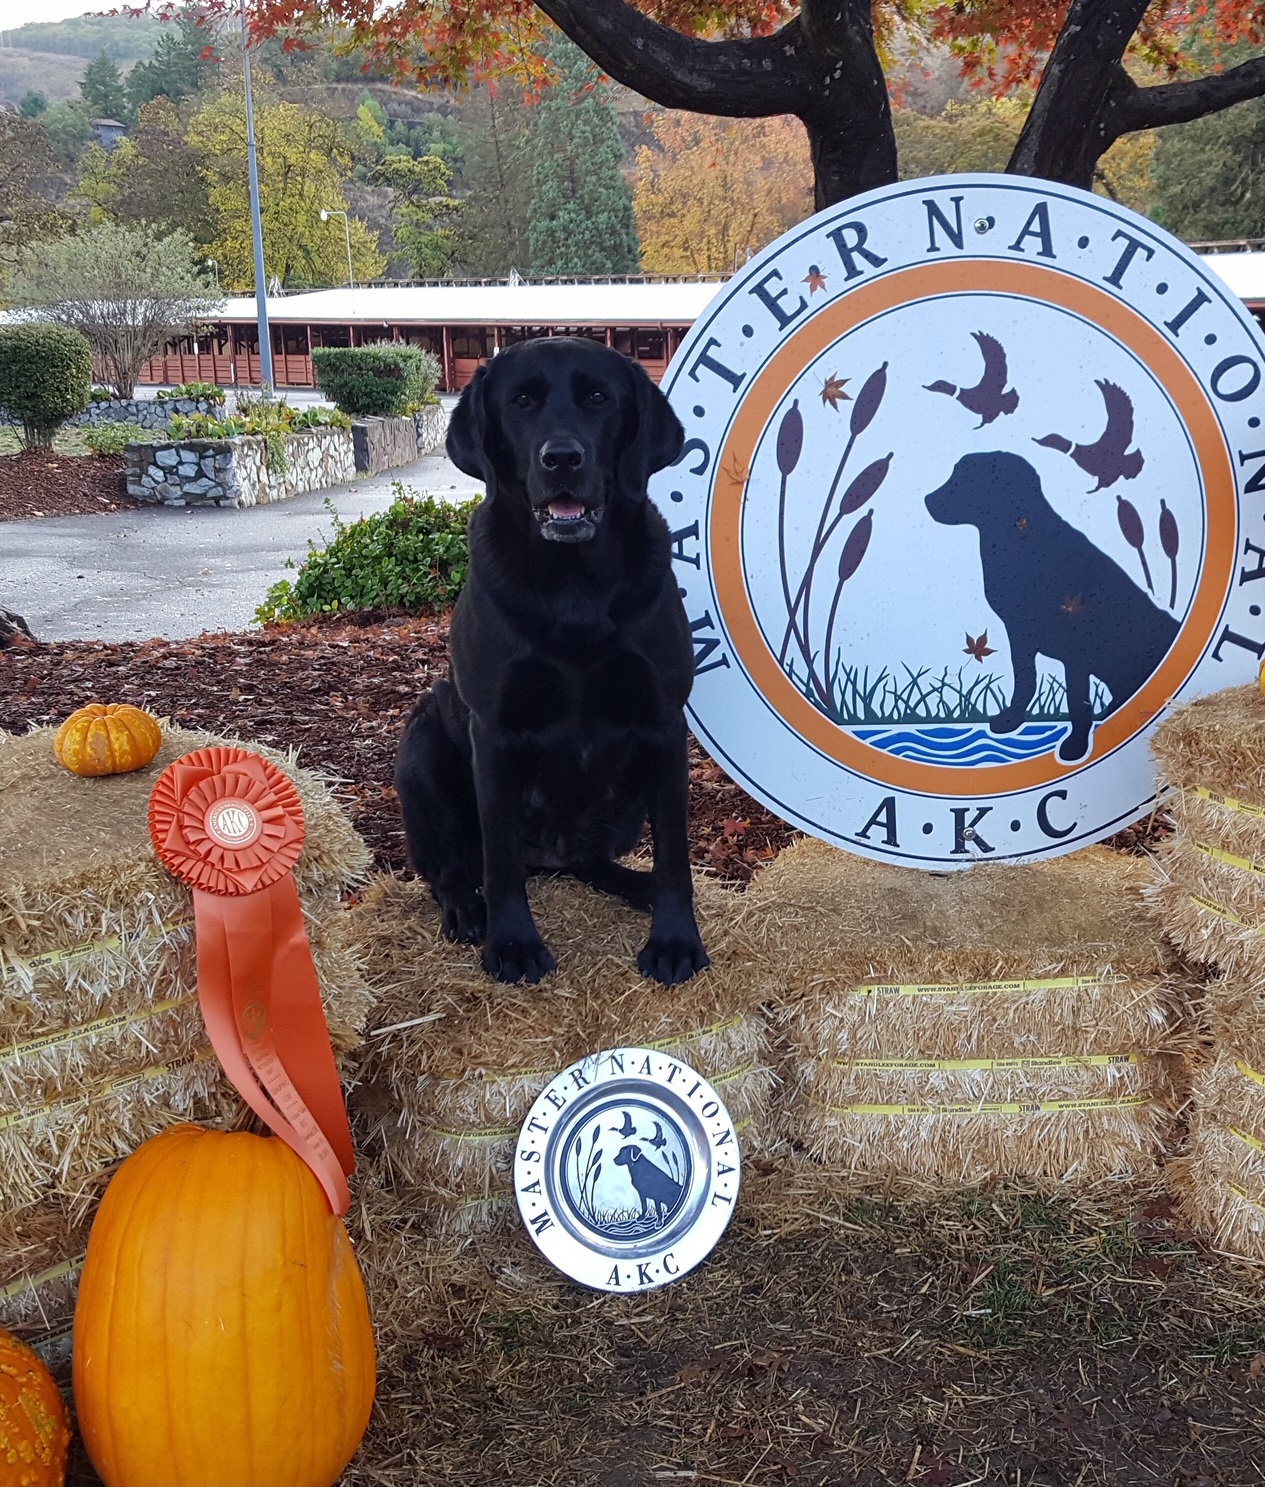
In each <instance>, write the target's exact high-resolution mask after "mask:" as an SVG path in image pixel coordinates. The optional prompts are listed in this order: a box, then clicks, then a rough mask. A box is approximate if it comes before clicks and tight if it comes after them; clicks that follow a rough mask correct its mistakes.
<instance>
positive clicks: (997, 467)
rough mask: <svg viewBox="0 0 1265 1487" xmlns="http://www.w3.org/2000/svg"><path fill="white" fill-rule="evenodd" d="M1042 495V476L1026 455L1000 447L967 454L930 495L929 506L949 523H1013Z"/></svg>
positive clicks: (951, 525)
mask: <svg viewBox="0 0 1265 1487" xmlns="http://www.w3.org/2000/svg"><path fill="white" fill-rule="evenodd" d="M1041 499H1042V497H1041V480H1040V477H1039V476H1038V475H1037V472H1036V471H1035V470H1034V469H1033V468H1032V466H1031V465H1030V464H1029V463H1028V461H1027V460H1026V459H1023V458H1022V457H1021V456H1020V455H1017V454H1006V453H1004V452H1002V451H1001V450H997V451H995V452H994V453H992V454H964V455H963V456H962V458H961V459H960V460H959V461H958V462H957V464H956V465H954V467H953V474H952V475H950V476H949V478H948V480H946V481H945V483H944V484H943V485H942V486H941V487H940V488H939V489H938V490H933V491H932V492H931V494H930V495H929V496H928V497H927V498H926V500H927V510H928V511H929V512H930V513H931V515H932V516H933V517H935V519H936V521H938V522H943V523H944V524H945V525H946V526H950V527H956V526H962V525H964V524H968V523H969V524H970V525H971V526H976V527H980V528H981V529H986V528H988V527H990V526H992V525H995V524H1000V523H1003V522H1004V523H1008V524H1010V523H1013V522H1014V519H1015V514H1016V513H1020V514H1023V513H1024V512H1026V511H1027V509H1028V508H1029V507H1033V506H1035V504H1036V503H1037V502H1038V501H1040V500H1041Z"/></svg>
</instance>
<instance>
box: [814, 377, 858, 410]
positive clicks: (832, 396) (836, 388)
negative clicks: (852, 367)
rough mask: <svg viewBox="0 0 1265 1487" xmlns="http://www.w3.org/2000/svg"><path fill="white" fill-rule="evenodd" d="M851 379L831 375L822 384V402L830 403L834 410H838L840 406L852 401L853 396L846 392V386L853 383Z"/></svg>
mask: <svg viewBox="0 0 1265 1487" xmlns="http://www.w3.org/2000/svg"><path fill="white" fill-rule="evenodd" d="M851 381H852V378H851V377H836V376H834V375H831V376H829V377H827V378H826V380H825V382H824V383H823V384H822V389H821V400H822V402H823V403H829V404H830V406H831V407H832V408H838V406H839V404H840V403H841V402H842V403H848V402H851V401H852V395H851V394H850V393H846V392H844V390H843V389H844V386H845V385H846V384H847V383H849V382H851Z"/></svg>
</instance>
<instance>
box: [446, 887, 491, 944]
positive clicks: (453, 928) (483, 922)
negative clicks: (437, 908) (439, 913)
mask: <svg viewBox="0 0 1265 1487" xmlns="http://www.w3.org/2000/svg"><path fill="white" fill-rule="evenodd" d="M443 909H444V939H446V940H452V941H453V943H454V944H458V945H481V944H482V943H483V936H484V935H485V934H486V933H487V927H488V906H487V905H486V904H485V903H484V902H483V900H482V899H481V898H480V897H479V895H478V894H477V893H472V894H471V895H470V896H469V897H468V898H456V899H449V901H448V902H447V903H446V904H444V906H443Z"/></svg>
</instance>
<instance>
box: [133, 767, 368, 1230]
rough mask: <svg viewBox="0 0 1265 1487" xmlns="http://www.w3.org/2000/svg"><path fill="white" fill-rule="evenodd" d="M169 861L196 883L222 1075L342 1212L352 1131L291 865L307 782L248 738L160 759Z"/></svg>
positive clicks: (209, 1023)
mask: <svg viewBox="0 0 1265 1487" xmlns="http://www.w3.org/2000/svg"><path fill="white" fill-rule="evenodd" d="M149 825H150V835H151V838H152V840H153V843H154V848H155V850H156V851H157V853H158V856H159V858H160V860H161V861H162V862H163V865H164V866H165V867H167V868H168V870H169V871H171V872H172V873H174V874H175V875H176V877H178V878H180V879H181V880H182V881H184V882H186V883H188V884H189V885H190V886H191V887H192V889H193V909H194V924H195V929H196V934H197V951H198V1001H199V1004H200V1006H201V1009H202V1018H203V1021H204V1022H205V1024H206V1029H207V1034H208V1036H209V1037H210V1039H211V1046H212V1047H213V1048H214V1050H215V1053H216V1057H217V1058H218V1059H219V1061H220V1064H221V1065H222V1067H223V1069H224V1072H225V1074H226V1075H227V1076H228V1078H229V1079H230V1080H231V1081H232V1083H233V1085H234V1086H235V1087H236V1089H237V1091H238V1093H239V1094H240V1095H241V1097H242V1099H243V1100H245V1101H246V1103H247V1105H249V1106H250V1108H251V1109H252V1110H253V1111H254V1112H255V1114H256V1115H257V1116H259V1118H260V1119H261V1120H262V1121H263V1122H264V1123H265V1124H266V1125H267V1126H268V1127H269V1128H270V1129H271V1130H272V1131H274V1132H275V1133H276V1135H278V1136H279V1137H280V1138H281V1139H282V1140H283V1141H284V1142H286V1144H287V1145H288V1146H289V1147H291V1149H292V1150H293V1151H294V1152H295V1153H296V1154H297V1155H298V1156H299V1157H300V1158H301V1159H302V1160H303V1161H304V1162H306V1163H307V1165H308V1166H309V1167H310V1168H311V1170H312V1172H313V1173H314V1174H315V1176H316V1178H317V1180H318V1181H319V1182H320V1184H321V1186H322V1187H323V1188H324V1190H325V1193H326V1196H327V1197H328V1199H329V1202H330V1206H331V1208H332V1209H333V1211H334V1212H335V1213H338V1214H342V1213H345V1212H346V1211H347V1208H348V1206H349V1204H350V1197H349V1194H348V1191H347V1178H348V1176H349V1175H350V1174H351V1172H352V1170H353V1167H354V1157H353V1155H352V1147H351V1133H350V1131H349V1129H348V1125H347V1111H346V1106H345V1105H344V1103H343V1094H342V1089H341V1087H340V1085H339V1082H338V1070H337V1067H336V1065H335V1063H334V1054H333V1050H332V1048H331V1047H330V1041H329V1030H328V1028H327V1027H326V1024H325V1014H324V1011H323V1009H322V1007H321V999H320V990H319V987H318V985H317V981H316V971H315V968H314V967H313V965H312V954H311V950H310V947H309V945H308V941H307V933H306V931H305V929H304V926H303V911H302V908H301V907H300V904H299V895H298V890H297V889H296V887H295V884H294V878H293V875H292V873H291V868H292V867H293V865H294V863H295V861H296V860H297V859H298V855H299V851H300V850H301V848H302V844H303V812H302V806H301V805H300V803H299V798H298V793H297V791H296V790H295V789H294V786H293V785H292V784H291V782H290V781H289V780H288V779H287V778H286V776H285V775H284V774H282V773H281V771H280V770H278V769H276V768H275V766H273V765H271V764H269V763H268V762H267V761H266V760H264V759H261V758H260V757H259V756H258V755H256V754H249V753H247V752H246V751H245V750H243V749H228V748H213V749H199V750H197V751H195V752H194V753H192V754H186V755H185V756H184V757H183V758H181V759H178V760H177V761H176V762H175V763H174V764H173V765H171V766H170V767H169V768H168V769H167V770H165V771H164V772H163V774H162V775H161V776H160V778H159V780H158V782H157V783H156V784H155V786H154V790H153V793H152V795H151V796H150V804H149Z"/></svg>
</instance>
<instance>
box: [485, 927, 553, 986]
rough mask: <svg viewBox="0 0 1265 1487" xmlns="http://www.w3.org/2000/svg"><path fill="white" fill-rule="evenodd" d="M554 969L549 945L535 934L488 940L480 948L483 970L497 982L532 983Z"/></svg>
mask: <svg viewBox="0 0 1265 1487" xmlns="http://www.w3.org/2000/svg"><path fill="white" fill-rule="evenodd" d="M557 968H558V963H557V961H556V960H554V958H553V956H552V955H550V953H549V946H548V945H546V944H545V942H544V941H543V940H542V939H541V938H540V937H539V936H537V937H536V938H535V939H531V940H527V939H519V940H515V939H495V940H489V941H488V942H487V944H486V945H485V946H484V947H483V969H484V970H485V971H486V972H487V973H488V975H489V976H495V977H496V979H497V980H498V981H528V982H530V983H531V984H532V985H533V986H534V985H535V984H536V982H537V981H539V980H541V978H542V977H544V976H547V975H548V974H549V972H550V971H554V970H557Z"/></svg>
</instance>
